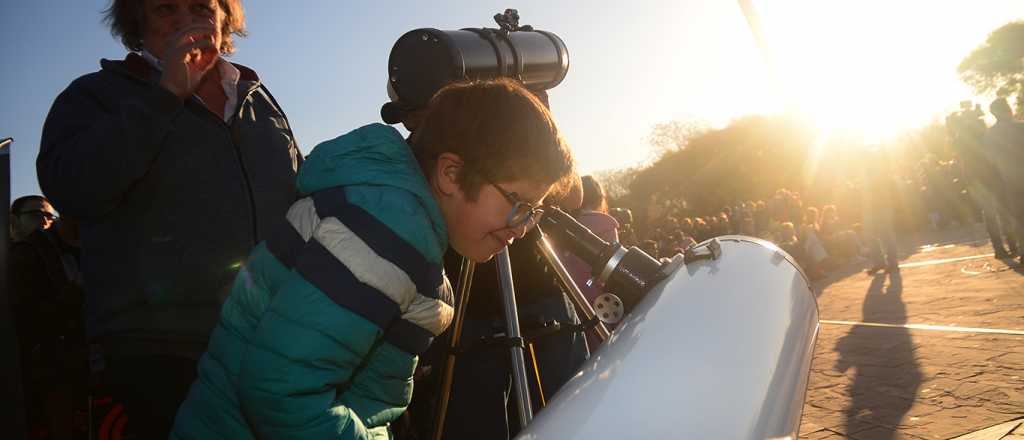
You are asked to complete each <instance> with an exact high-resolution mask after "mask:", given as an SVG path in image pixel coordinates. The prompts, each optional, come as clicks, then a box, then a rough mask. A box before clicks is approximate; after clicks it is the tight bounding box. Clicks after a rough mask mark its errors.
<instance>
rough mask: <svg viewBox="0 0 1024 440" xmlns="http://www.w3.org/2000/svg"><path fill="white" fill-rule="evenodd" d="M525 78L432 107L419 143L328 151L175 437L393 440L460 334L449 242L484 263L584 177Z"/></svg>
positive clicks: (379, 142) (209, 362)
mask: <svg viewBox="0 0 1024 440" xmlns="http://www.w3.org/2000/svg"><path fill="white" fill-rule="evenodd" d="M572 167H573V165H572V156H571V153H570V152H569V150H568V147H567V146H566V145H565V144H564V142H563V141H562V139H561V137H560V136H559V133H558V129H557V127H556V126H555V124H554V121H552V120H551V115H550V114H549V113H548V111H547V110H546V109H545V108H544V106H543V104H541V103H540V102H539V101H538V99H537V98H536V97H535V96H533V95H532V94H531V93H530V92H529V91H527V90H526V89H525V88H523V87H522V86H521V85H519V84H518V83H516V82H515V81H512V80H507V79H501V80H494V81H484V82H472V83H459V84H453V85H450V86H448V87H445V88H444V89H442V90H441V91H439V92H438V93H437V95H435V97H434V98H433V99H432V100H431V104H430V106H429V109H428V110H427V113H426V115H425V116H424V119H423V121H422V122H421V124H420V125H419V127H418V128H417V130H416V132H415V133H414V135H413V137H412V138H411V139H410V142H409V144H406V142H405V141H404V140H403V139H402V137H401V135H400V134H399V133H398V132H397V131H395V130H394V129H393V128H390V127H387V126H384V125H380V124H374V125H369V126H365V127H362V128H360V129H357V130H355V131H353V132H350V133H348V134H346V135H344V136H341V137H339V138H336V139H333V140H330V141H327V142H324V143H322V144H320V145H319V146H317V147H316V148H315V149H314V150H313V152H312V154H311V155H310V156H309V157H308V158H307V160H306V162H305V163H304V164H303V166H302V168H301V169H300V171H299V176H298V187H299V189H300V192H301V193H302V194H303V195H304V196H305V198H302V199H300V200H299V201H298V202H296V203H295V204H294V205H292V207H291V209H290V210H289V212H288V215H287V219H282V224H281V225H280V227H279V228H278V229H279V231H280V233H278V234H277V235H276V236H274V237H272V238H271V239H268V240H267V241H266V242H264V243H261V244H259V245H258V246H257V247H256V248H255V249H254V250H253V252H252V254H251V255H250V257H249V261H248V262H247V265H246V267H245V268H243V269H242V271H241V272H240V273H239V275H238V277H237V278H236V280H235V285H234V288H233V290H232V292H231V295H230V297H229V298H227V300H226V302H225V303H224V306H223V309H222V311H221V321H220V324H219V325H218V326H217V328H216V329H214V332H213V334H212V336H211V339H210V345H209V348H208V350H207V352H206V354H205V355H204V356H203V358H202V360H200V363H199V380H198V381H197V382H196V383H195V384H193V386H192V389H191V391H190V392H189V396H188V398H187V399H186V401H185V403H184V404H183V405H182V407H181V408H180V409H179V412H178V416H177V419H176V420H175V427H174V432H173V433H172V438H203V439H208V438H231V439H235V438H255V437H260V438H345V439H364V438H388V437H389V436H390V435H389V433H388V424H389V423H390V422H391V421H393V420H394V419H396V418H397V417H398V416H399V415H400V414H401V413H402V412H403V411H404V410H405V407H406V405H408V402H409V399H410V397H411V395H412V376H413V371H414V369H415V367H416V362H417V355H418V354H420V353H422V352H423V350H425V349H426V348H427V346H428V345H429V344H430V341H431V339H432V338H433V337H434V336H437V335H439V334H440V333H441V332H443V331H444V330H445V329H446V328H447V327H448V325H449V323H450V322H451V319H452V315H453V311H452V307H451V305H450V303H451V299H450V298H451V290H450V287H449V285H448V282H447V280H446V279H445V277H444V274H443V271H442V266H441V264H442V262H441V259H442V256H443V254H444V252H445V250H446V249H447V247H448V245H449V244H450V245H451V246H452V247H453V248H454V249H455V250H456V251H458V252H459V253H460V254H462V255H464V256H466V257H468V258H470V259H471V260H473V261H477V262H483V261H486V260H488V259H490V258H491V257H492V256H493V255H494V254H495V253H496V252H497V251H499V250H500V249H501V248H503V247H504V246H506V245H508V244H509V243H511V242H512V241H513V240H514V239H516V238H520V237H522V236H523V234H525V232H526V231H527V230H528V229H529V228H531V227H532V226H533V225H535V224H536V221H537V220H538V218H539V215H540V213H541V212H540V210H539V209H538V208H537V207H538V206H540V203H541V201H542V200H543V199H544V197H545V196H546V195H547V194H548V192H549V191H550V190H551V189H552V187H554V186H557V185H560V184H561V182H562V181H564V180H565V179H566V178H567V177H568V176H570V175H571V174H572Z"/></svg>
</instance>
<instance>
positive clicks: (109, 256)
mask: <svg viewBox="0 0 1024 440" xmlns="http://www.w3.org/2000/svg"><path fill="white" fill-rule="evenodd" d="M105 19H106V22H107V23H108V24H109V25H110V29H111V32H112V33H113V34H114V35H115V36H116V37H120V39H121V41H122V42H123V43H124V45H125V47H126V48H127V49H128V50H129V51H130V53H129V54H128V55H127V56H126V57H125V58H124V60H120V61H110V60H102V61H101V62H100V66H101V69H100V70H99V71H98V72H94V73H89V74H87V75H84V76H82V77H80V78H78V79H76V80H74V81H73V82H71V84H70V85H69V86H68V87H67V88H66V89H65V90H64V91H63V92H61V93H60V95H59V96H57V98H56V100H55V101H54V103H53V106H52V107H51V109H50V112H49V115H48V116H47V118H46V122H45V124H44V127H43V134H42V139H41V145H40V151H39V156H38V158H37V161H36V166H37V172H38V176H39V184H40V187H41V188H42V189H43V192H44V194H46V196H47V197H48V198H49V199H50V200H51V201H52V202H53V204H54V206H55V207H56V208H57V209H58V210H59V211H60V212H61V213H62V214H65V215H69V216H73V217H75V218H77V219H79V221H80V225H81V238H82V240H81V241H82V249H81V259H82V276H83V281H84V285H85V288H86V289H87V293H88V294H87V295H86V315H87V316H86V318H87V322H86V327H87V330H88V336H89V337H90V339H91V341H92V342H94V343H96V344H98V347H99V349H100V351H101V353H102V355H103V360H104V363H105V366H106V368H105V370H104V372H103V380H104V383H105V385H106V387H107V388H108V389H109V390H110V392H111V393H112V394H113V398H114V400H115V401H116V402H118V403H120V404H122V405H123V407H124V412H125V414H126V415H127V416H128V420H130V421H129V422H128V425H127V426H126V427H125V429H126V432H127V433H130V434H132V435H135V436H136V437H137V438H166V437H167V434H168V432H169V430H170V426H171V423H172V421H173V418H174V413H175V411H176V409H177V407H178V405H179V404H180V403H181V401H182V400H183V399H184V397H185V394H186V392H187V391H188V387H189V385H190V384H191V383H192V381H193V380H194V379H195V377H196V361H197V360H198V358H199V356H200V355H201V354H202V353H203V351H204V350H205V349H206V345H207V341H208V338H209V335H210V332H211V330H213V328H214V325H215V324H216V322H217V317H218V314H219V311H220V308H221V303H222V302H223V300H224V298H225V297H226V296H227V294H228V290H229V288H230V286H231V281H232V280H233V279H234V277H235V275H236V274H237V273H238V270H239V267H240V266H241V264H242V263H243V262H244V260H245V256H246V255H247V254H248V252H249V250H250V249H252V247H253V246H254V245H256V243H258V242H259V241H261V240H263V238H265V237H266V236H267V234H268V233H269V232H270V230H271V229H270V228H271V225H273V224H274V223H275V221H277V219H280V218H283V217H284V215H285V213H286V212H287V209H288V207H289V206H290V205H291V203H292V202H294V200H295V197H296V191H295V176H296V170H297V169H298V166H299V163H300V162H301V160H302V157H301V153H300V152H299V149H298V146H297V145H296V143H295V140H294V137H293V135H292V132H291V128H290V126H289V124H288V121H287V119H286V118H285V115H284V113H283V112H282V110H281V108H280V106H279V105H277V103H276V102H275V100H274V99H273V97H272V96H271V95H270V92H269V91H268V89H267V88H266V87H265V86H264V85H263V83H262V82H261V81H260V79H259V76H258V75H257V74H256V72H254V71H253V70H252V69H249V68H247V67H245V66H242V65H239V64H234V63H230V62H228V61H226V60H225V59H224V58H223V56H226V55H229V54H231V53H233V52H234V50H235V47H234V42H233V37H235V36H243V35H245V13H244V11H243V8H242V5H241V2H240V0H113V2H112V3H111V5H110V7H109V9H107V10H106V11H105ZM125 435H128V434H125Z"/></svg>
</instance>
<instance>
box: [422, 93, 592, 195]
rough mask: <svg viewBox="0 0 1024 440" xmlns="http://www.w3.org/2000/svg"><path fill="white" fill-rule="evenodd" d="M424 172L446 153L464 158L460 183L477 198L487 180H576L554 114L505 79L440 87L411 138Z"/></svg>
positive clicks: (555, 183) (558, 187)
mask: <svg viewBox="0 0 1024 440" xmlns="http://www.w3.org/2000/svg"><path fill="white" fill-rule="evenodd" d="M410 144H411V145H412V148H413V151H414V152H415V154H416V158H417V160H419V163H420V166H421V167H423V168H424V170H429V169H431V168H433V166H434V164H435V163H436V161H437V158H438V157H439V156H440V155H441V154H442V153H453V154H456V155H458V156H459V157H460V158H462V161H463V167H462V170H461V172H460V173H459V175H458V176H457V177H456V179H457V180H456V181H457V183H458V184H459V187H460V188H462V190H463V191H465V192H466V194H467V196H468V197H469V198H470V200H474V199H475V198H476V197H477V195H478V193H479V191H480V187H481V186H482V185H483V184H484V183H485V182H486V181H488V180H489V181H491V182H499V183H500V182H511V181H515V180H528V181H532V182H537V183H542V184H547V185H553V186H554V187H555V188H554V190H555V192H558V191H560V190H564V188H562V187H564V186H566V185H568V184H569V183H570V182H571V179H572V176H573V175H574V174H573V157H572V153H571V152H570V151H569V147H568V146H567V145H566V143H565V141H563V140H562V137H561V135H560V134H559V131H558V127H557V126H556V125H555V121H554V120H553V119H552V118H551V113H550V112H548V109H547V108H545V107H544V104H542V103H541V102H540V100H539V99H537V97H536V96H534V94H533V93H531V92H530V91H529V90H527V89H526V88H524V87H523V86H522V85H521V84H519V83H518V82H517V81H515V80H512V79H508V78H501V79H495V80H487V81H465V82H457V83H453V84H449V85H448V86H445V87H444V88H442V89H441V90H440V91H438V92H437V93H436V94H435V95H434V97H433V98H431V100H430V103H429V104H428V106H427V113H426V115H425V116H424V118H423V122H422V123H421V124H420V126H419V128H418V129H417V130H416V131H415V132H414V133H413V135H412V139H411V140H410Z"/></svg>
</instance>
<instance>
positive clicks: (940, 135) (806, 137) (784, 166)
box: [602, 116, 950, 219]
mask: <svg viewBox="0 0 1024 440" xmlns="http://www.w3.org/2000/svg"><path fill="white" fill-rule="evenodd" d="M654 130H655V131H657V130H658V128H657V127H655V128H654ZM874 148H875V149H876V150H880V151H882V152H883V153H884V155H885V157H887V158H888V160H889V161H891V163H892V165H893V166H894V172H895V173H897V174H899V175H898V176H897V175H894V177H896V178H897V179H898V180H901V181H905V182H908V183H911V182H912V181H914V180H915V179H916V171H915V170H916V165H917V163H918V162H919V161H920V160H921V159H922V158H924V157H925V156H926V155H928V154H930V155H931V156H932V157H933V158H935V159H936V160H948V159H949V157H950V156H949V154H950V153H949V148H948V141H947V136H946V130H945V127H944V126H943V125H942V124H941V123H934V124H931V125H929V126H926V127H923V128H919V129H916V130H911V131H908V132H907V134H906V135H905V136H904V137H903V138H901V139H899V140H898V141H895V142H893V143H891V144H888V145H882V146H874ZM872 157H877V154H875V155H874V156H873V155H872V153H870V152H869V148H868V147H867V146H865V145H864V143H863V141H862V140H861V139H860V138H859V137H858V136H856V135H854V134H848V133H830V134H829V136H828V137H827V138H824V137H820V134H819V133H817V132H816V130H814V129H813V128H812V127H811V126H810V125H809V124H807V123H806V122H805V121H802V120H798V119H794V118H789V117H784V116H747V117H744V118H741V119H738V120H736V121H733V122H732V123H731V124H729V125H728V126H726V127H725V128H722V129H718V130H707V131H705V132H703V133H701V134H698V135H696V136H694V137H692V138H689V139H688V140H687V144H686V147H685V148H682V149H676V150H674V151H668V152H666V153H665V154H663V155H662V156H661V157H660V158H659V159H658V160H656V161H655V162H653V163H652V164H650V165H649V166H646V167H644V168H640V169H628V170H622V171H619V172H606V173H605V174H603V175H602V177H603V178H602V183H604V184H605V188H606V189H608V188H609V187H615V188H616V189H615V190H614V192H613V191H612V190H609V194H610V197H609V203H610V204H611V205H613V206H620V207H628V208H631V209H632V210H633V212H634V215H637V216H638V217H639V218H640V219H642V218H643V217H645V216H647V215H654V216H657V215H659V214H654V213H652V212H654V211H659V212H661V211H664V210H665V206H664V205H665V201H673V202H674V203H676V205H679V206H678V207H677V208H683V210H684V211H687V212H685V213H683V214H682V215H693V214H696V215H707V214H714V213H717V212H718V210H720V209H721V208H722V207H723V206H727V205H728V206H731V205H734V204H737V203H739V202H742V201H748V200H749V201H756V200H767V199H769V198H771V197H772V195H773V194H774V193H775V191H776V190H778V189H780V188H787V189H789V190H793V191H796V192H799V193H800V194H801V196H802V198H803V200H804V201H805V203H811V204H813V205H819V206H820V205H822V204H826V203H836V202H837V201H838V200H840V199H844V198H850V197H851V196H850V191H856V188H859V187H860V184H861V183H862V182H863V180H864V176H865V174H864V173H865V170H866V169H868V168H869V165H871V164H872V163H873V162H877V159H871V158H872ZM620 186H621V187H626V188H628V193H625V192H622V191H620V189H618V187H620ZM911 186H912V187H913V186H916V184H913V185H911ZM669 209H670V210H671V207H670V208H669ZM652 210H653V211H652ZM661 214H665V212H661Z"/></svg>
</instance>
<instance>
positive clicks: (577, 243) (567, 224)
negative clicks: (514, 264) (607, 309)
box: [538, 206, 664, 309]
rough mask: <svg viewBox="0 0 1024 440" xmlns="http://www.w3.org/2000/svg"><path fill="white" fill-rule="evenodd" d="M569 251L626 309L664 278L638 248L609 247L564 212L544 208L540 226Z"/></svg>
mask: <svg viewBox="0 0 1024 440" xmlns="http://www.w3.org/2000/svg"><path fill="white" fill-rule="evenodd" d="M538 226H539V227H540V228H541V231H542V232H544V233H545V234H548V235H550V236H552V237H553V238H554V241H555V243H556V244H558V245H559V246H561V247H562V248H563V249H566V250H568V251H569V252H570V253H572V254H573V255H575V256H576V257H577V258H579V259H581V260H583V261H584V262H585V263H587V264H588V265H589V266H590V267H591V274H592V275H593V276H594V277H595V278H597V279H599V280H600V281H601V282H603V283H604V284H605V287H606V288H607V290H609V291H612V292H615V293H616V294H617V295H619V296H620V297H622V300H623V302H624V303H625V304H626V308H627V309H631V308H632V306H633V305H635V304H636V303H638V302H639V301H640V299H642V298H643V296H644V295H646V294H647V292H648V291H649V290H650V289H651V288H652V287H654V285H655V284H657V282H658V281H661V279H662V278H663V277H664V275H663V274H662V271H661V263H660V262H658V260H656V259H654V258H653V257H651V256H650V255H647V253H646V252H644V251H642V250H640V248H637V247H635V246H634V247H630V248H628V249H627V248H625V247H623V246H622V245H621V244H619V243H608V242H607V241H604V240H603V239H601V237H598V236H596V235H594V233H593V232H591V231H590V229H587V227H586V226H583V225H581V224H580V223H579V222H577V221H576V219H574V218H572V216H570V215H569V214H566V213H565V212H564V211H562V210H561V209H558V208H556V207H553V206H548V207H545V208H544V216H543V217H541V219H540V224H539V225H538Z"/></svg>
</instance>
